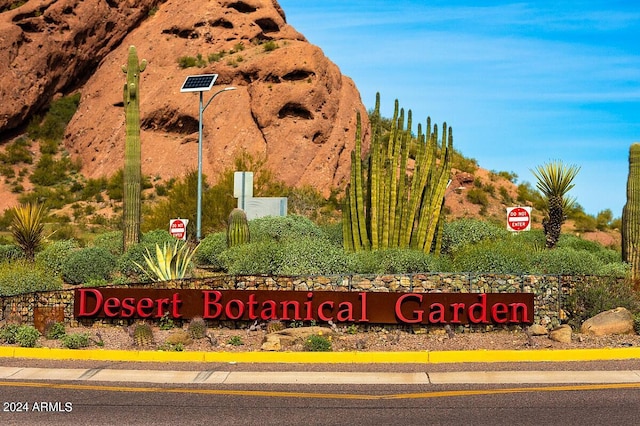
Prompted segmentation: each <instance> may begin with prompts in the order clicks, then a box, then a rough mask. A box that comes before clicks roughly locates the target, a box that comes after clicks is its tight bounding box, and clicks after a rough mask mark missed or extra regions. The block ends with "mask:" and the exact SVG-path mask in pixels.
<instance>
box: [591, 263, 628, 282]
mask: <svg viewBox="0 0 640 426" xmlns="http://www.w3.org/2000/svg"><path fill="white" fill-rule="evenodd" d="M630 272H631V265H629V264H628V263H625V262H611V263H607V264H604V265H602V266H601V267H600V268H599V269H598V270H597V271H595V272H594V274H595V275H600V276H604V277H616V278H625V277H628V276H629V273H630Z"/></svg>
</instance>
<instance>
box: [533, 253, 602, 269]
mask: <svg viewBox="0 0 640 426" xmlns="http://www.w3.org/2000/svg"><path fill="white" fill-rule="evenodd" d="M602 266H603V263H602V261H600V260H599V259H598V258H597V257H596V256H595V255H593V253H590V252H588V251H584V250H575V249H573V248H571V247H556V248H555V249H553V250H543V251H538V252H536V253H534V254H532V256H531V271H530V272H531V273H534V274H558V275H595V274H596V272H597V271H598V270H599V269H600V268H601V267H602Z"/></svg>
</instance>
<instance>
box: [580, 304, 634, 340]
mask: <svg viewBox="0 0 640 426" xmlns="http://www.w3.org/2000/svg"><path fill="white" fill-rule="evenodd" d="M580 331H581V332H582V333H584V334H591V335H594V336H608V335H612V334H629V333H633V315H631V312H629V311H628V310H627V309H626V308H615V309H611V310H608V311H605V312H601V313H599V314H598V315H596V316H594V317H591V318H589V319H588V320H586V321H585V322H584V323H582V327H581V328H580Z"/></svg>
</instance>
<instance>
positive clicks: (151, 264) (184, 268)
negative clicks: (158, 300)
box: [136, 241, 199, 281]
mask: <svg viewBox="0 0 640 426" xmlns="http://www.w3.org/2000/svg"><path fill="white" fill-rule="evenodd" d="M198 247H199V245H198V246H196V247H194V248H193V249H191V248H190V247H189V246H188V245H187V244H184V243H182V242H180V241H176V243H175V244H174V245H173V246H171V245H167V243H164V244H163V245H162V247H160V246H159V245H158V244H156V255H155V257H154V256H152V255H151V253H149V250H147V254H145V255H144V260H145V262H146V264H147V268H145V267H144V266H142V265H139V264H138V263H136V266H138V267H139V268H140V269H142V270H143V271H144V272H145V273H146V274H147V275H148V276H149V277H151V279H152V280H153V281H169V280H177V279H181V278H185V276H186V275H187V272H188V271H189V266H190V265H191V259H192V258H193V255H194V254H195V252H196V250H197V249H198Z"/></svg>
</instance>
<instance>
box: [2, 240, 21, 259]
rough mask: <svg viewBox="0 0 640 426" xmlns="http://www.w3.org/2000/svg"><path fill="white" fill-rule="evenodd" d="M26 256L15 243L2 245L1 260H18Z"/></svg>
mask: <svg viewBox="0 0 640 426" xmlns="http://www.w3.org/2000/svg"><path fill="white" fill-rule="evenodd" d="M23 257H24V254H23V252H22V250H20V248H19V247H18V246H16V245H14V244H2V245H0V262H2V261H4V260H16V259H21V258H23Z"/></svg>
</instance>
